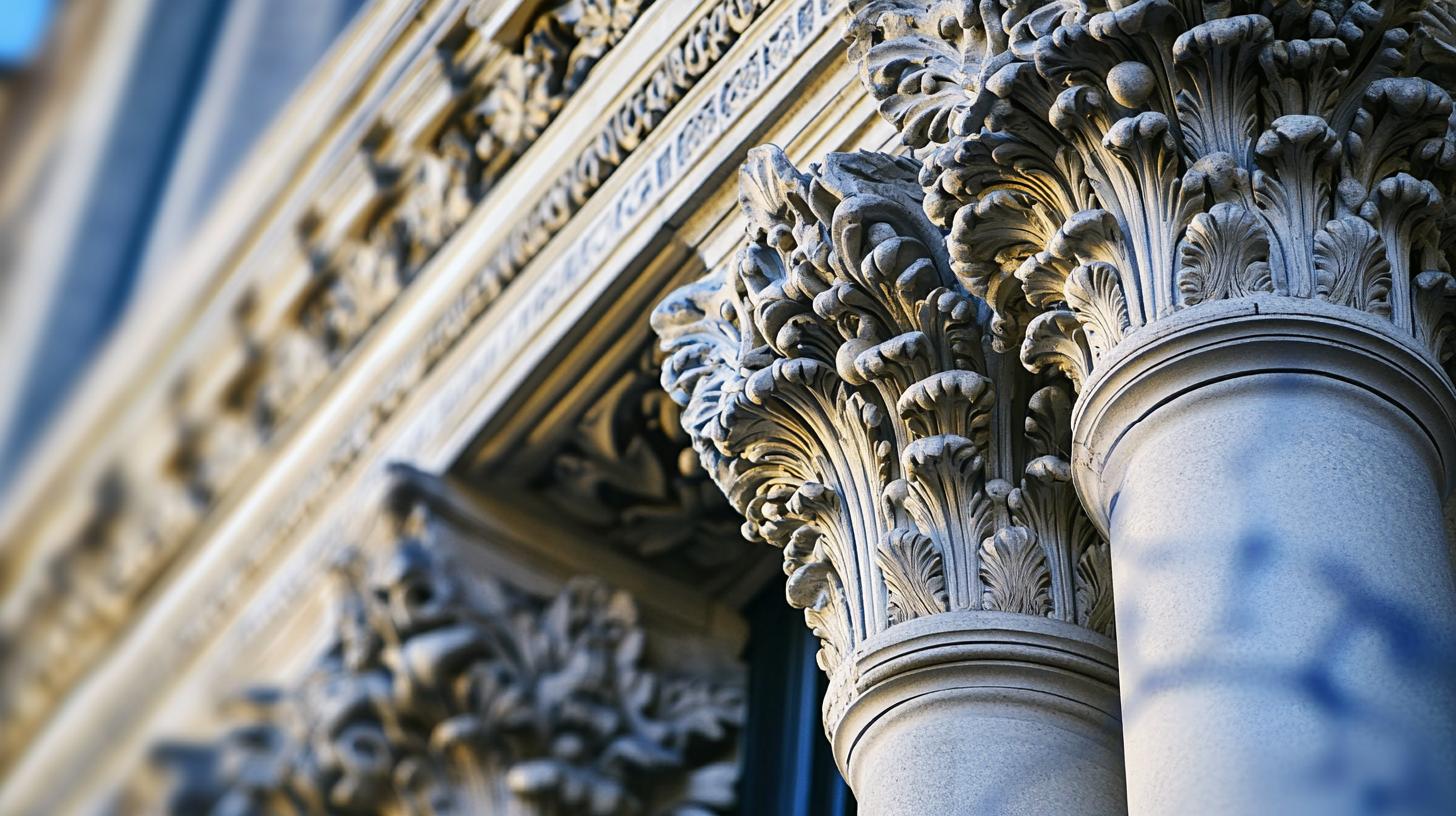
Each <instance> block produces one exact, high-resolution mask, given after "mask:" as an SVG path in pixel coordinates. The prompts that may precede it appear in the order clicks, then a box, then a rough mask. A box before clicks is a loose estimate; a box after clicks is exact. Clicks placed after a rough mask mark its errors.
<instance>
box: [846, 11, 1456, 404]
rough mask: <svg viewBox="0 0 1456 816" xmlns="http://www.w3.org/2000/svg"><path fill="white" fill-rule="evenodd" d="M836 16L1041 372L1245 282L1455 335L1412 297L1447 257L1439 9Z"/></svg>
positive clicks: (963, 256) (1075, 369) (971, 265)
mask: <svg viewBox="0 0 1456 816" xmlns="http://www.w3.org/2000/svg"><path fill="white" fill-rule="evenodd" d="M849 6H850V13H851V22H850V24H849V26H848V28H847V30H846V38H847V39H848V40H849V41H850V49H849V55H850V58H851V59H852V60H854V61H855V62H856V63H857V64H858V65H859V67H860V70H861V74H862V76H863V77H864V78H865V84H866V87H868V88H869V90H870V92H871V93H872V94H873V95H874V96H875V97H876V98H877V99H878V100H880V103H881V110H882V112H883V113H884V114H885V117H886V118H887V119H888V120H889V121H890V122H891V123H892V124H894V125H896V126H897V127H898V128H899V129H900V130H901V134H902V137H903V138H904V141H905V142H906V144H908V145H910V146H912V147H915V148H918V149H920V151H921V153H922V154H923V156H924V162H925V165H924V170H923V172H922V174H921V177H920V183H921V184H922V186H923V187H924V188H925V191H926V197H925V209H926V213H927V214H928V216H929V217H930V218H931V219H932V220H933V221H934V222H935V223H936V224H938V225H939V226H941V227H943V228H945V229H946V230H948V231H949V241H948V253H949V255H950V257H951V259H952V261H953V267H952V268H953V271H954V272H955V274H956V275H957V276H958V277H959V279H960V280H961V281H962V282H963V283H964V284H965V285H966V286H967V287H968V288H969V289H970V290H971V291H972V292H973V293H975V294H977V295H979V296H981V297H984V298H985V299H986V301H987V303H988V304H989V305H990V306H991V308H992V309H993V311H994V312H995V317H994V318H993V321H992V323H991V327H992V332H993V335H994V339H995V341H996V343H997V345H998V347H999V348H1002V349H1010V348H1013V347H1015V346H1016V345H1018V344H1019V345H1020V346H1021V355H1022V358H1023V360H1024V361H1025V362H1026V364H1027V365H1028V366H1030V367H1032V368H1033V369H1040V368H1042V367H1047V366H1050V367H1054V368H1056V369H1058V370H1060V371H1063V372H1064V373H1065V374H1066V375H1067V376H1068V377H1070V378H1071V379H1072V380H1073V381H1074V382H1081V381H1084V380H1086V379H1087V378H1088V377H1089V376H1092V374H1093V372H1094V371H1095V370H1096V369H1097V365H1098V361H1099V360H1100V359H1102V358H1103V357H1104V356H1105V355H1106V354H1107V353H1108V351H1109V350H1110V349H1111V348H1112V347H1113V346H1115V345H1116V343H1117V342H1118V341H1119V339H1120V334H1122V333H1130V332H1135V331H1137V330H1138V328H1140V327H1141V326H1144V325H1146V324H1148V323H1150V322H1153V321H1156V320H1158V319H1159V318H1161V317H1163V316H1165V315H1167V314H1169V313H1171V312H1172V311H1174V310H1177V309H1182V308H1189V307H1193V306H1196V305H1199V304H1202V303H1205V302H1208V301H1216V300H1223V299H1229V298H1240V297H1246V296H1250V295H1254V294H1258V293H1274V294H1278V295H1286V296H1292V297H1299V298H1319V299H1322V300H1327V301H1329V302H1331V303H1335V304H1338V305H1342V306H1347V307H1350V308H1352V309H1358V310H1360V311H1363V312H1367V313H1370V314H1373V315H1377V316H1379V317H1383V318H1387V319H1389V320H1391V321H1392V322H1393V323H1394V324H1395V325H1396V326H1397V327H1399V328H1402V329H1406V330H1409V331H1411V332H1412V333H1413V334H1414V335H1415V336H1416V337H1417V338H1418V339H1421V340H1423V341H1425V342H1427V343H1428V344H1429V343H1441V344H1445V343H1447V342H1449V335H1447V334H1445V333H1444V332H1442V331H1440V330H1437V329H1435V328H1434V324H1433V323H1432V321H1433V320H1434V321H1437V322H1438V323H1439V322H1442V321H1444V318H1443V317H1441V316H1440V315H1441V314H1444V312H1443V310H1446V309H1448V308H1449V303H1448V302H1446V301H1444V300H1443V301H1441V304H1440V305H1437V304H1436V302H1434V301H1432V300H1431V299H1429V298H1427V297H1426V294H1425V293H1430V292H1434V291H1436V290H1437V289H1441V288H1443V287H1442V286H1437V285H1436V283H1435V282H1436V281H1437V279H1438V278H1440V277H1441V276H1443V275H1449V274H1450V271H1451V253H1450V252H1449V251H1448V250H1447V249H1445V247H1444V244H1445V242H1444V241H1443V236H1442V232H1443V228H1444V226H1445V221H1444V220H1443V219H1438V218H1432V217H1430V216H1431V215H1432V214H1434V213H1438V212H1441V211H1442V210H1443V208H1444V207H1445V204H1444V201H1445V200H1447V199H1449V198H1450V197H1451V196H1452V194H1453V193H1456V189H1453V183H1456V182H1453V180H1456V174H1453V172H1452V171H1453V170H1456V150H1453V149H1452V147H1451V145H1452V132H1453V125H1452V104H1451V96H1450V91H1451V89H1452V88H1453V87H1456V74H1453V70H1452V69H1453V65H1452V59H1451V57H1450V55H1451V54H1452V53H1453V49H1452V41H1453V38H1452V35H1451V32H1452V30H1453V26H1452V25H1451V13H1450V9H1449V8H1447V7H1446V5H1445V4H1442V3H1418V2H1400V0H1387V1H1386V2H1374V3H1366V2H1360V1H1357V0H1340V2H1333V3H1321V4H1312V3H1295V4H1290V3H1270V2H1263V0H1237V2H1232V3H1215V4H1209V3H1203V4H1199V3H1191V4H1190V3H1180V2H1174V1H1173V0H1140V1H1139V2H1132V3H1106V2H1091V3H1082V2H1066V1H1065V0H1008V2H1004V3H1001V4H984V3H982V4H973V3H962V2H954V1H953V0H893V1H892V0H852V2H851V3H850V4H849ZM1423 275H1424V276H1425V278H1424V281H1425V283H1424V284H1423V283H1421V282H1420V281H1421V280H1422V276H1423ZM1421 301H1426V302H1421ZM1124 310H1125V312H1126V323H1125V325H1119V324H1120V323H1121V317H1120V316H1121V314H1122V312H1123V311H1124ZM1429 347H1430V349H1431V352H1432V354H1433V355H1434V356H1436V357H1438V358H1440V359H1442V360H1445V359H1448V358H1449V357H1450V356H1451V351H1450V349H1448V348H1446V347H1445V346H1444V345H1442V346H1435V345H1431V346H1429Z"/></svg>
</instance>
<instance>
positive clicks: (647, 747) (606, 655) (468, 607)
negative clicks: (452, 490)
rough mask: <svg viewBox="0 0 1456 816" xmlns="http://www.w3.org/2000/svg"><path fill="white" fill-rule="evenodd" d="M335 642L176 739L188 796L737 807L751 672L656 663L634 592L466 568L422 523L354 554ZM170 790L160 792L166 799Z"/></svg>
mask: <svg viewBox="0 0 1456 816" xmlns="http://www.w3.org/2000/svg"><path fill="white" fill-rule="evenodd" d="M339 572H340V575H341V577H342V578H343V581H342V584H343V593H342V598H341V600H340V601H339V603H338V605H337V611H336V621H335V623H334V624H333V626H334V632H335V634H334V644H333V645H332V646H331V647H330V648H329V649H328V651H327V653H326V654H325V655H324V656H323V657H322V659H320V660H319V661H318V663H317V664H316V665H315V666H314V668H313V669H311V670H310V671H308V672H307V673H306V674H305V676H304V677H303V678H301V679H300V680H299V681H298V682H297V683H294V684H291V685H289V686H287V687H284V688H258V689H254V690H251V691H250V692H248V693H247V694H246V695H245V696H244V700H243V702H244V704H245V706H244V707H245V708H247V709H250V711H249V712H248V713H249V714H250V715H251V716H250V717H248V718H240V719H239V720H238V721H237V722H236V723H235V724H234V725H233V726H232V727H231V728H230V730H229V732H228V733H227V734H226V735H225V736H223V737H221V738H219V739H218V740H217V741H216V742H213V743H210V744H205V745H181V744H173V745H166V746H162V747H160V748H159V750H158V752H157V753H158V757H159V759H160V760H161V762H162V763H163V764H170V765H172V766H173V767H174V768H175V769H176V774H175V775H176V777H177V779H176V784H175V785H174V787H173V789H172V791H171V792H170V793H169V794H168V796H167V802H166V807H167V809H169V810H170V811H171V812H176V813H196V812H209V813H210V812H250V813H251V812H260V813H261V812H268V813H319V814H322V813H387V812H394V811H395V810H396V809H404V810H408V811H409V812H420V813H443V812H450V813H454V812H466V813H486V812H489V813H509V814H520V816H527V814H541V816H549V814H560V813H574V814H575V813H579V814H591V816H613V814H629V813H651V814H662V816H687V815H688V814H694V815H695V816H698V815H701V814H710V813H726V812H728V811H729V810H730V809H731V808H732V806H733V804H734V803H735V801H736V791H735V785H736V781H737V759H736V750H737V749H736V737H737V733H738V730H739V729H740V728H741V727H742V725H743V717H744V701H743V690H742V688H740V687H739V686H737V685H734V684H732V683H725V682H722V681H709V680H705V679H694V678H691V677H679V676H676V675H672V674H663V673H660V672H657V671H654V670H652V669H650V668H648V667H647V664H648V662H649V659H648V657H647V633H646V632H645V631H644V629H643V627H642V624H641V623H640V621H639V616H638V612H637V606H636V603H635V602H634V600H633V598H632V597H631V596H630V595H628V594H626V593H624V592H621V591H617V590H613V589H611V588H610V587H608V586H607V585H606V584H605V583H603V582H602V581H600V580H598V579H595V578H589V577H579V578H574V579H572V580H570V581H569V582H567V584H566V585H565V587H564V588H563V589H562V590H561V591H560V592H559V593H558V594H557V595H556V596H555V597H552V598H536V597H532V596H530V595H527V594H525V593H522V592H520V591H519V590H516V589H514V588H512V587H510V586H509V585H507V584H504V583H502V582H500V581H497V580H494V579H491V578H486V577H478V576H470V577H466V576H463V575H462V574H461V572H460V570H459V569H458V567H456V566H454V565H452V564H451V562H450V559H449V558H447V557H446V556H445V555H444V553H442V552H441V550H440V548H439V547H438V546H436V545H434V544H432V543H430V542H429V541H428V540H425V539H419V538H407V539H405V540H404V541H402V542H401V543H400V544H399V545H398V546H397V547H396V549H395V551H394V553H393V554H392V555H391V556H390V557H388V558H385V559H383V560H382V562H381V563H379V564H377V565H375V568H374V570H373V575H372V577H366V575H365V572H366V570H365V569H364V567H363V565H362V564H361V563H360V562H359V559H357V558H356V559H354V560H353V561H348V562H345V563H343V564H342V565H341V567H340V569H339ZM154 804H155V805H161V804H162V803H160V802H158V803H154Z"/></svg>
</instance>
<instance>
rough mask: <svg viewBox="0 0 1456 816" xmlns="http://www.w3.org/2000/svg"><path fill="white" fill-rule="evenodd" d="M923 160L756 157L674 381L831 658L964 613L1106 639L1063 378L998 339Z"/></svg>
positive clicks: (663, 310) (702, 286)
mask: <svg viewBox="0 0 1456 816" xmlns="http://www.w3.org/2000/svg"><path fill="white" fill-rule="evenodd" d="M916 115H918V114H916ZM920 169H921V168H920V167H919V165H918V163H917V162H916V161H915V160H913V159H910V158H906V157H897V156H891V155H887V154H879V153H853V154H830V155H829V156H828V157H826V158H825V160H824V161H823V163H822V164H820V165H816V166H814V167H811V169H810V171H809V172H807V173H805V172H800V171H799V170H798V169H796V168H795V167H794V166H793V165H792V164H790V162H789V161H788V159H787V157H785V156H784V154H783V153H782V152H781V151H779V150H778V149H777V148H773V147H761V148H756V149H755V150H753V151H750V154H749V159H748V161H747V162H746V163H745V164H744V166H743V168H742V170H741V171H740V188H739V190H740V191H739V203H740V206H741V209H742V210H743V212H744V214H745V215H746V216H747V219H748V229H747V233H748V240H747V243H746V245H745V246H744V248H743V249H742V250H741V251H740V252H739V254H738V255H737V256H736V257H735V259H734V261H733V263H732V266H731V268H729V269H725V270H720V271H718V272H715V273H713V274H710V275H709V276H708V277H707V278H705V279H704V280H702V281H699V282H697V283H694V284H690V285H688V286H686V287H683V288H682V289H680V290H678V291H677V292H675V293H674V294H673V295H672V296H670V297H669V298H668V299H667V300H666V301H664V302H663V303H662V304H661V305H660V306H659V307H658V309H657V310H656V312H655V313H654V314H653V327H654V329H655V330H656V331H657V332H658V334H659V336H660V337H661V339H662V342H663V348H664V349H666V350H667V351H668V352H669V353H670V356H669V358H668V359H667V361H666V362H665V363H664V364H663V378H662V381H663V385H664V386H665V387H666V389H667V390H668V392H669V393H670V394H671V395H672V396H673V398H674V399H675V400H677V401H678V402H679V403H680V404H682V405H683V406H684V410H683V417H682V422H683V425H684V427H685V428H686V429H687V431H688V434H689V436H690V437H691V438H692V440H693V443H694V445H695V447H696V448H697V449H698V451H699V454H700V456H701V459H702V462H703V465H704V467H705V468H706V469H707V470H708V472H709V473H710V474H711V475H712V476H713V478H714V480H715V481H716V482H717V483H718V485H719V486H720V487H721V488H722V489H723V491H724V492H725V493H726V494H727V496H728V497H729V501H730V502H731V503H732V504H733V506H734V507H735V508H737V509H738V510H739V512H741V513H742V514H743V515H744V516H745V518H746V519H747V524H746V525H745V532H746V534H747V535H748V536H749V537H750V538H753V539H760V540H764V541H767V542H769V543H772V544H774V545H775V546H778V547H780V548H782V549H783V553H784V569H785V571H786V572H787V573H788V574H789V576H790V578H789V582H788V595H789V601H790V603H792V604H793V605H794V606H796V607H799V608H802V609H804V611H805V616H806V619H807V621H808V622H809V624H810V625H811V626H812V627H813V628H814V629H815V631H816V633H817V634H818V635H819V637H820V638H821V641H822V643H823V649H822V650H821V653H820V665H821V666H822V667H823V668H825V669H826V670H833V669H834V668H835V667H836V666H837V665H838V663H839V661H840V660H841V658H842V657H843V656H844V655H847V654H848V653H849V652H850V650H852V649H853V647H854V646H855V645H857V644H858V643H859V642H860V641H862V640H863V639H864V638H865V637H867V636H869V635H872V634H874V633H876V632H879V631H882V630H884V629H885V628H886V627H888V626H890V625H893V624H896V623H901V622H904V621H906V620H909V619H911V618H914V617H918V616H922V615H932V614H935V613H937V612H941V611H947V610H968V609H971V610H973V609H994V610H1000V611H1008V612H1019V613H1024V614H1030V615H1042V616H1052V617H1056V618H1059V619H1062V620H1067V621H1074V622H1078V623H1081V624H1083V625H1087V624H1088V622H1089V620H1094V619H1095V622H1096V623H1098V624H1100V625H1098V626H1097V627H1096V628H1098V630H1099V631H1104V632H1108V633H1110V621H1102V620H1101V619H1100V618H1095V617H1094V616H1093V615H1092V614H1091V612H1090V610H1093V609H1097V610H1102V609H1110V606H1109V605H1108V601H1107V600H1105V597H1107V596H1106V592H1107V589H1108V587H1109V583H1108V582H1106V581H1102V582H1100V583H1099V582H1095V581H1088V580H1085V579H1079V578H1078V577H1077V574H1076V572H1075V570H1076V568H1077V565H1078V564H1080V563H1082V562H1083V561H1085V559H1086V554H1087V551H1088V549H1089V548H1090V547H1093V546H1095V545H1096V544H1097V543H1098V542H1099V541H1100V539H1099V538H1098V535H1097V533H1096V532H1095V530H1094V529H1093V528H1092V526H1091V523H1090V522H1089V521H1087V519H1086V518H1085V516H1083V515H1082V512H1081V509H1080V506H1079V505H1078V503H1077V500H1076V496H1075V494H1074V492H1073V490H1072V487H1071V484H1070V465H1069V464H1068V462H1067V461H1066V458H1065V457H1066V455H1067V453H1068V451H1069V450H1070V446H1071V440H1070V427H1069V424H1068V423H1069V417H1070V404H1071V401H1070V395H1069V392H1068V383H1067V382H1066V381H1065V380H1064V379H1062V378H1060V377H1058V376H1055V375H1051V374H1047V375H1040V376H1034V375H1029V374H1028V373H1027V372H1026V371H1025V370H1023V369H1022V367H1021V366H1020V364H1019V362H1018V361H1016V360H1014V359H1010V358H1007V357H1006V356H1004V355H1001V354H998V353H996V352H995V351H991V350H988V349H987V348H985V347H984V344H983V342H982V326H983V323H984V321H985V320H986V318H987V317H988V316H989V310H987V309H986V307H985V305H984V304H983V303H981V302H980V301H978V300H977V299H975V298H974V297H972V296H971V295H970V294H969V293H968V292H967V291H966V289H965V287H964V286H963V285H962V284H961V283H960V282H958V281H957V279H956V277H955V276H954V275H953V274H952V271H951V269H952V263H953V262H952V260H951V258H950V257H949V256H948V255H947V254H946V252H945V248H944V247H945V244H944V239H945V236H944V233H943V232H942V231H941V230H940V229H939V228H937V227H936V226H935V225H934V224H933V223H932V222H931V221H930V220H929V219H928V218H927V217H926V216H925V214H924V211H923V200H922V195H921V191H920V188H919V186H918V183H917V181H916V179H917V177H918V175H919V173H920ZM1088 285H1089V287H1094V288H1095V286H1096V285H1097V284H1096V282H1095V280H1090V279H1089V284H1088ZM1109 320H1111V321H1112V322H1111V323H1110V324H1109V325H1115V324H1117V322H1118V321H1119V320H1121V321H1123V322H1125V316H1124V317H1122V318H1118V317H1117V313H1115V312H1114V313H1113V314H1112V316H1111V317H1109Z"/></svg>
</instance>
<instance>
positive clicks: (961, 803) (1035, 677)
mask: <svg viewBox="0 0 1456 816" xmlns="http://www.w3.org/2000/svg"><path fill="white" fill-rule="evenodd" d="M1114 660H1115V659H1114V657H1113V654H1112V644H1111V641H1108V640H1106V639H1104V638H1101V637H1100V636H1096V635H1093V634H1091V633H1089V632H1087V631H1086V630H1083V629H1081V628H1079V627H1074V626H1071V625H1070V624H1064V623H1060V622H1058V621H1051V620H1047V619H1044V618H1042V619H1038V618H1032V617H1029V616H1022V615H1009V614H1003V613H986V612H963V613H945V614H941V615H934V616H931V617H929V618H922V619H918V620H914V621H910V622H908V623H904V624H900V625H899V626H896V627H893V628H891V629H890V630H889V631H887V632H885V633H882V635H881V636H879V637H877V638H875V639H874V640H872V641H870V642H867V643H866V644H865V647H864V648H862V649H861V650H860V651H859V653H858V656H857V659H856V661H857V662H856V668H857V671H856V672H855V677H854V678H853V681H852V682H853V688H852V689H850V688H846V687H844V685H843V684H844V682H845V681H846V680H848V678H843V677H840V678H836V682H835V683H833V684H831V691H830V695H831V701H830V702H829V703H826V712H825V716H826V721H828V722H830V723H835V722H837V723H838V727H837V728H834V729H832V730H833V731H834V734H833V742H834V748H835V756H836V758H837V760H838V761H839V764H840V769H841V771H843V772H844V774H845V778H846V779H847V780H848V781H849V784H850V787H851V788H852V789H853V790H854V794H855V798H856V800H857V801H858V803H859V812H860V813H861V814H863V816H925V814H944V815H945V816H958V815H959V814H965V815H966V816H975V815H976V814H997V816H1070V814H1078V816H1115V815H1116V814H1123V813H1126V812H1127V806H1126V799H1125V787H1124V786H1125V782H1124V778H1123V769H1122V746H1121V732H1120V730H1119V727H1118V720H1117V706H1118V702H1117V687H1116V667H1115V662H1114ZM836 693H842V694H846V695H848V696H849V697H851V698H852V700H851V702H850V703H849V704H848V706H847V708H846V710H845V711H844V712H843V713H842V716H841V714H840V712H836V711H833V710H832V709H833V708H834V703H833V698H834V696H835V695H836Z"/></svg>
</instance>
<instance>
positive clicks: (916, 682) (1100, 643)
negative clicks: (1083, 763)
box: [824, 611, 1121, 777]
mask: <svg viewBox="0 0 1456 816" xmlns="http://www.w3.org/2000/svg"><path fill="white" fill-rule="evenodd" d="M938 694H955V695H956V696H957V697H958V698H959V699H962V700H967V701H969V700H972V699H984V700H985V701H992V702H993V704H994V705H993V707H995V706H1005V707H1015V706H1018V705H1030V706H1035V707H1036V709H1037V710H1038V711H1041V712H1055V713H1056V714H1057V715H1059V716H1056V717H1054V720H1056V721H1058V722H1060V723H1062V724H1063V725H1064V727H1066V724H1068V723H1071V724H1073V725H1072V726H1071V727H1075V728H1078V729H1079V730H1084V731H1085V732H1086V733H1088V734H1096V735H1098V736H1099V737H1100V736H1103V735H1106V736H1108V737H1110V738H1111V739H1112V740H1113V741H1114V742H1117V743H1119V744H1120V740H1121V737H1120V733H1121V705H1120V702H1119V699H1118V690H1117V655H1116V645H1115V643H1114V642H1113V641H1112V639H1110V638H1107V637H1104V636H1102V635H1099V634H1097V633H1095V632H1091V631H1089V630H1087V629H1084V628H1082V627H1080V626H1076V625H1073V624H1070V623H1066V622H1063V621H1059V620H1053V619H1050V618H1044V617H1038V616H1034V615H1019V614H1014V613H1008V612H986V611H958V612H943V613H940V614H936V615H929V616H926V617H922V618H916V619H914V620H910V621H906V622H905V623H902V624H898V625H896V626H893V627H891V628H889V629H888V630H886V631H884V632H881V633H880V634H878V635H876V636H874V637H872V638H870V639H869V640H866V641H865V642H864V643H863V644H861V646H860V648H858V649H856V650H855V653H854V655H853V656H852V658H851V659H848V660H846V661H845V662H844V664H843V665H842V667H841V671H839V672H836V673H835V675H834V676H833V677H832V678H831V680H830V687H829V692H828V694H827V695H826V696H825V703H824V722H825V726H826V730H827V731H828V732H829V736H830V740H831V742H832V744H833V746H834V757H835V761H836V763H837V764H838V765H839V768H840V771H841V772H842V773H844V774H845V775H846V777H848V776H849V768H850V762H851V760H852V759H853V756H854V752H855V749H856V747H857V746H858V745H859V743H860V741H861V740H862V739H863V738H864V737H865V736H866V734H867V733H868V732H869V731H870V730H871V729H873V728H874V727H875V725H876V724H877V723H879V722H881V721H883V720H886V719H888V718H892V717H894V716H895V714H896V711H897V709H899V708H901V707H904V706H908V705H915V704H916V703H917V701H921V700H923V699H925V698H927V697H930V696H933V695H938ZM968 736H970V735H968Z"/></svg>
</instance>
